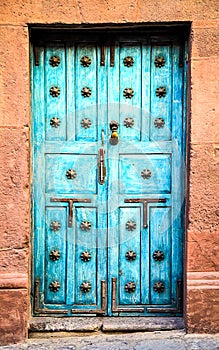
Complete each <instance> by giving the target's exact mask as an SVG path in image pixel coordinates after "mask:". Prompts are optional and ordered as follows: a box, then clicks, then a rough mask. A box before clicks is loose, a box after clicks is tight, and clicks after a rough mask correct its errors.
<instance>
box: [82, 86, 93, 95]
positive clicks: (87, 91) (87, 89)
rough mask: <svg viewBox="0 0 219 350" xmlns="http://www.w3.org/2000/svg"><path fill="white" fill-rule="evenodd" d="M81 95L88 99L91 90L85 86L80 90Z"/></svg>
mask: <svg viewBox="0 0 219 350" xmlns="http://www.w3.org/2000/svg"><path fill="white" fill-rule="evenodd" d="M81 94H82V96H84V97H90V95H91V89H90V88H89V87H87V86H85V87H84V88H83V89H82V90H81Z"/></svg>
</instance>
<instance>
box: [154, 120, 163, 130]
mask: <svg viewBox="0 0 219 350" xmlns="http://www.w3.org/2000/svg"><path fill="white" fill-rule="evenodd" d="M154 125H155V127H156V128H158V129H160V128H163V127H164V125H165V121H164V119H163V118H156V119H154Z"/></svg>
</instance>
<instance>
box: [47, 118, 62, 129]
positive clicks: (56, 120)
mask: <svg viewBox="0 0 219 350" xmlns="http://www.w3.org/2000/svg"><path fill="white" fill-rule="evenodd" d="M60 123H61V121H60V119H59V118H57V117H54V118H52V119H50V125H51V126H52V127H53V128H58V126H59V125H60Z"/></svg>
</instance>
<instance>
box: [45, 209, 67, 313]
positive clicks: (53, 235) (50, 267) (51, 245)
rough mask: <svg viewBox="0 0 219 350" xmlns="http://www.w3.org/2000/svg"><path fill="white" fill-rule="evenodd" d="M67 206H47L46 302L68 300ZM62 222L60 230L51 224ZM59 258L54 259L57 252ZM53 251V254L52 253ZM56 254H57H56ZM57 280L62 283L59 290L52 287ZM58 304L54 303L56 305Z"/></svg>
mask: <svg viewBox="0 0 219 350" xmlns="http://www.w3.org/2000/svg"><path fill="white" fill-rule="evenodd" d="M66 219H67V208H60V207H55V208H52V207H47V208H46V236H45V271H44V278H45V292H44V293H45V294H44V295H45V300H44V301H45V303H49V304H63V303H65V301H66V276H67V271H66V248H67V247H66V244H67V239H66V238H67V236H66V233H67V227H66V222H67V220H66ZM54 221H55V222H58V223H59V224H60V229H59V230H58V231H53V230H52V229H51V227H50V225H51V224H52V223H53V222H54ZM54 251H56V252H58V253H59V254H60V258H59V259H58V260H52V259H53V258H54V256H57V253H54ZM52 252H53V254H52ZM54 254H55V255H54ZM54 281H57V282H58V283H59V284H60V289H59V290H58V291H52V290H51V289H50V287H51V284H52V283H53V282H54ZM55 306H56V305H54V307H55Z"/></svg>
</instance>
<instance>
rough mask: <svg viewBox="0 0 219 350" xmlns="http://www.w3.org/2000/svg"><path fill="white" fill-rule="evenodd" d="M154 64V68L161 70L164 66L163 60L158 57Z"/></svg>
mask: <svg viewBox="0 0 219 350" xmlns="http://www.w3.org/2000/svg"><path fill="white" fill-rule="evenodd" d="M154 64H155V66H156V67H158V68H161V67H163V66H164V65H165V59H164V57H162V56H159V57H157V58H156V59H155V61H154Z"/></svg>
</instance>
